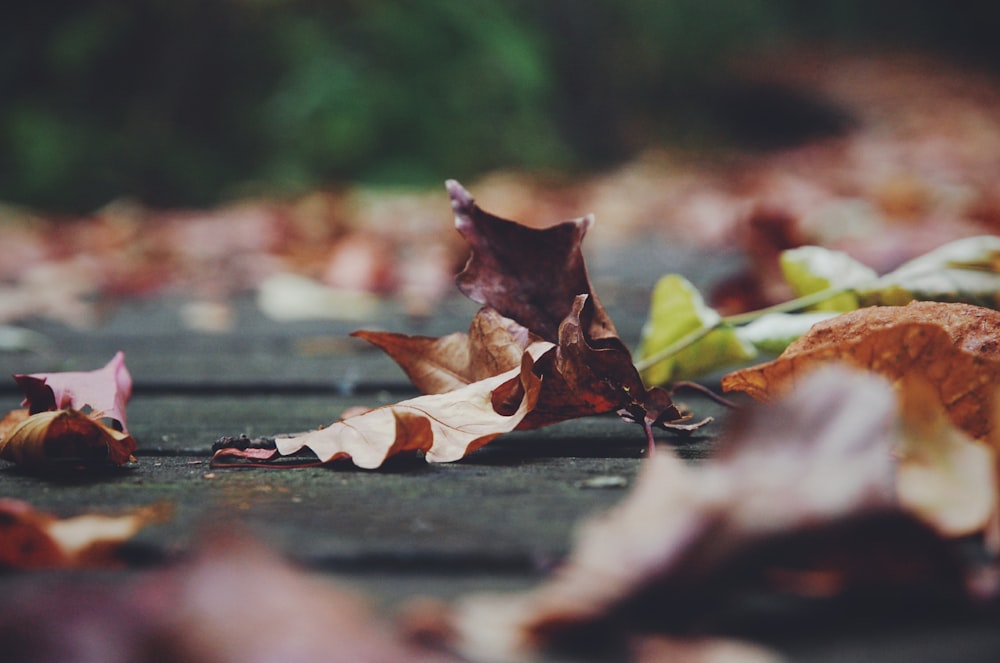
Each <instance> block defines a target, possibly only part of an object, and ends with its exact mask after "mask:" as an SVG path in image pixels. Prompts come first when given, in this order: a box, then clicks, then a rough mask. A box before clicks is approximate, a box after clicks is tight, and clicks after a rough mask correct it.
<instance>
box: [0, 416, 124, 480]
mask: <svg viewBox="0 0 1000 663" xmlns="http://www.w3.org/2000/svg"><path fill="white" fill-rule="evenodd" d="M135 449H136V443H135V440H134V439H133V438H132V436H131V435H128V434H127V433H124V432H122V431H118V430H115V429H113V428H111V427H110V426H106V425H105V424H104V423H103V422H101V421H98V420H96V419H93V418H91V417H89V416H88V415H86V414H83V413H82V412H80V411H79V410H53V411H49V412H39V413H38V414H33V415H30V416H28V417H25V418H24V419H22V420H21V421H20V422H19V423H17V424H16V425H15V426H13V427H12V428H10V430H8V431H7V432H6V433H5V434H4V435H3V437H2V438H0V458H2V459H4V460H7V461H10V462H12V463H17V464H19V465H23V466H25V467H29V468H51V467H57V466H70V465H85V466H91V465H124V464H125V463H127V462H129V461H130V460H131V459H132V453H133V452H134V451H135Z"/></svg>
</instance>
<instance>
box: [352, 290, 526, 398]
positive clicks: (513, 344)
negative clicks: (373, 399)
mask: <svg viewBox="0 0 1000 663" xmlns="http://www.w3.org/2000/svg"><path fill="white" fill-rule="evenodd" d="M351 336H356V337H358V338H363V339H365V340H366V341H368V342H369V343H372V344H373V345H376V346H378V347H379V348H381V349H382V350H383V351H384V352H385V353H386V354H387V355H389V356H390V357H392V358H393V359H394V360H395V361H396V363H398V364H399V365H400V367H401V368H402V369H403V370H404V371H405V372H406V375H407V377H409V378H410V381H411V382H413V385H414V386H415V387H416V388H417V389H419V390H420V391H421V393H424V394H443V393H444V392H446V391H452V390H453V389H458V388H460V387H464V386H465V385H467V384H470V383H472V382H477V381H479V380H484V379H486V378H490V377H493V376H494V375H499V374H500V373H505V372H507V371H509V370H511V369H512V368H516V367H517V366H519V365H520V364H521V355H523V354H524V350H525V348H527V347H528V346H529V345H530V344H531V343H532V342H534V341H536V340H538V338H537V337H536V336H535V335H534V334H532V333H531V332H529V331H528V330H527V329H525V328H524V327H522V326H521V325H519V324H518V323H516V322H514V321H513V320H511V319H510V318H505V317H503V316H502V315H500V314H499V313H498V312H497V311H496V310H495V309H493V308H490V307H488V306H486V307H483V308H481V309H480V310H479V311H478V312H477V313H476V315H475V317H474V318H473V319H472V322H471V323H470V325H469V332H468V333H467V334H465V333H462V332H456V333H454V334H449V335H448V336H442V337H441V338H433V337H428V336H408V335H406V334H393V333H389V332H374V331H365V330H360V331H356V332H354V333H353V334H351Z"/></svg>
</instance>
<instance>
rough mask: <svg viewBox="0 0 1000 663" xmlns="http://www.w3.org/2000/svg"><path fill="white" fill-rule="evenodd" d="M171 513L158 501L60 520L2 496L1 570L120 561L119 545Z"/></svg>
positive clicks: (108, 563)
mask: <svg viewBox="0 0 1000 663" xmlns="http://www.w3.org/2000/svg"><path fill="white" fill-rule="evenodd" d="M168 514H169V509H168V508H167V507H166V506H164V505H153V506H149V507H141V508H138V509H134V510H132V511H130V512H128V513H125V514H122V515H118V516H106V515H101V514H85V515H80V516H75V517H73V518H64V519H60V518H57V517H55V516H53V515H51V514H49V513H45V512H42V511H36V510H35V509H34V508H33V507H32V506H31V505H29V504H27V503H25V502H22V501H20V500H14V499H8V498H0V569H42V568H46V569H52V568H68V567H97V566H117V565H118V564H119V560H118V559H117V557H116V555H117V550H118V547H119V546H120V545H121V544H122V543H124V542H125V541H127V540H128V539H130V538H131V537H132V536H134V535H135V534H136V533H137V532H138V531H139V530H140V529H142V528H143V527H145V526H146V525H149V524H150V523H153V522H159V521H162V520H164V519H165V518H166V517H167V515H168Z"/></svg>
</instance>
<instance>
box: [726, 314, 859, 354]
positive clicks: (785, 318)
mask: <svg viewBox="0 0 1000 663" xmlns="http://www.w3.org/2000/svg"><path fill="white" fill-rule="evenodd" d="M838 315H840V313H839V312H838V311H813V312H811V313H768V314H767V315H762V316H761V317H759V318H757V319H756V320H754V321H753V322H751V323H749V324H746V325H744V326H742V327H736V328H735V331H736V335H737V336H738V337H739V338H740V339H742V340H743V341H744V342H746V343H749V344H751V345H753V346H754V347H755V348H757V349H758V350H760V351H761V352H767V353H770V354H780V353H781V352H782V351H784V349H785V348H787V347H788V345H789V344H790V343H791V342H792V341H794V340H795V339H797V338H798V337H799V336H802V335H803V334H805V333H806V332H807V331H809V328H810V327H812V326H813V325H814V324H816V323H817V322H822V321H823V320H829V319H830V318H833V317H836V316H838Z"/></svg>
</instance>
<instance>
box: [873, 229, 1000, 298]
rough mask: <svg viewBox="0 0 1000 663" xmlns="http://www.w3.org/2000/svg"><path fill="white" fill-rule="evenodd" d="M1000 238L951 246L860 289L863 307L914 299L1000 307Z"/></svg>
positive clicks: (967, 240) (986, 237)
mask: <svg viewBox="0 0 1000 663" xmlns="http://www.w3.org/2000/svg"><path fill="white" fill-rule="evenodd" d="M998 294H1000V237H996V236H993V235H982V236H979V237H967V238H965V239H960V240H956V241H954V242H949V243H948V244H945V245H944V246H941V247H939V248H937V249H934V250H933V251H931V252H930V253H925V254H924V255H922V256H919V257H917V258H914V259H913V260H911V261H909V262H907V263H904V264H903V265H902V266H901V267H899V268H898V269H896V270H895V271H893V272H890V273H888V274H886V275H885V276H883V277H881V278H880V279H877V280H876V281H874V282H873V283H872V284H871V285H870V286H868V287H861V288H859V289H858V297H859V300H860V301H861V303H862V305H864V306H872V305H875V304H882V305H896V306H898V305H902V304H906V303H907V302H910V301H912V300H914V299H918V300H931V301H941V302H964V303H967V304H976V305H979V306H987V307H989V308H998V306H1000V296H998Z"/></svg>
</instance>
